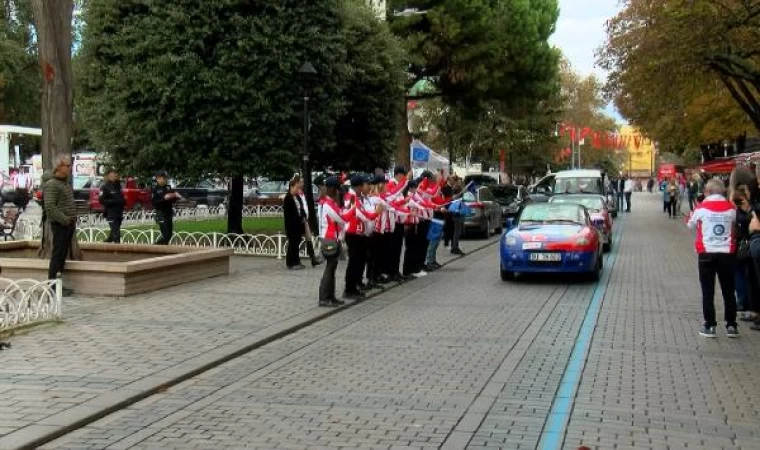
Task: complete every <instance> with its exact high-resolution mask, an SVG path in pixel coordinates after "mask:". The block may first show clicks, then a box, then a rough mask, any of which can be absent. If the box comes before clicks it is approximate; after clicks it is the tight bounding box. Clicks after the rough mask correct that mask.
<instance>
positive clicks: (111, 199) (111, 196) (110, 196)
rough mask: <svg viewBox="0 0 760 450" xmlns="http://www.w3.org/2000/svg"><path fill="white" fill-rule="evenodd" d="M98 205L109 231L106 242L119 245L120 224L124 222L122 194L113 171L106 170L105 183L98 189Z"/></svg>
mask: <svg viewBox="0 0 760 450" xmlns="http://www.w3.org/2000/svg"><path fill="white" fill-rule="evenodd" d="M100 204H101V205H103V215H104V216H105V218H106V220H107V221H108V227H109V228H110V229H111V232H110V233H109V234H108V239H106V242H112V243H114V244H119V243H120V242H121V222H122V221H123V220H124V192H122V190H121V180H120V179H119V175H118V174H117V173H116V170H115V169H108V172H106V182H105V183H104V184H103V186H102V187H101V188H100Z"/></svg>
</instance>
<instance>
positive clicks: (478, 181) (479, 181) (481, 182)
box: [464, 174, 499, 187]
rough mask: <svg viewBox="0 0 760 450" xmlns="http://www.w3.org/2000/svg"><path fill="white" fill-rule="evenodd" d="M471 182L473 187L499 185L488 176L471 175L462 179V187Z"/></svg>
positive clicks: (494, 179)
mask: <svg viewBox="0 0 760 450" xmlns="http://www.w3.org/2000/svg"><path fill="white" fill-rule="evenodd" d="M471 182H475V186H478V187H480V186H496V185H498V184H499V181H498V180H497V179H496V178H494V177H492V176H488V175H483V174H471V175H467V176H466V177H464V185H465V186H467V185H468V184H470V183H471Z"/></svg>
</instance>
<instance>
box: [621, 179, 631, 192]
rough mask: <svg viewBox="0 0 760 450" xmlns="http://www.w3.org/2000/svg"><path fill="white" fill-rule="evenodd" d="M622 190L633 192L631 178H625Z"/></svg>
mask: <svg viewBox="0 0 760 450" xmlns="http://www.w3.org/2000/svg"><path fill="white" fill-rule="evenodd" d="M623 192H633V180H631V179H628V180H625V184H624V185H623Z"/></svg>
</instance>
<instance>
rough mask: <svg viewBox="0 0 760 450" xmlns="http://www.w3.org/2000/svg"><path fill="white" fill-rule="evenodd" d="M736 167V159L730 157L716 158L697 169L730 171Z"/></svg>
mask: <svg viewBox="0 0 760 450" xmlns="http://www.w3.org/2000/svg"><path fill="white" fill-rule="evenodd" d="M735 168H736V161H735V160H734V159H733V158H732V159H716V160H714V161H710V162H706V163H704V164H702V165H701V166H699V170H700V171H702V172H706V173H731V172H732V171H733V170H734V169H735Z"/></svg>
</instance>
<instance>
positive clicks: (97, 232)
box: [77, 228, 319, 259]
mask: <svg viewBox="0 0 760 450" xmlns="http://www.w3.org/2000/svg"><path fill="white" fill-rule="evenodd" d="M108 233H109V230H107V229H103V228H80V229H77V238H78V240H79V242H88V243H97V242H103V241H105V240H106V238H107V237H108ZM160 236H161V232H160V231H159V230H155V229H149V230H130V229H122V230H121V242H122V243H124V244H153V243H154V242H156V241H157V240H158V238H159V237H160ZM170 245H179V246H186V247H199V248H226V249H232V250H234V252H235V254H236V255H248V256H268V257H274V258H277V259H281V258H283V257H284V256H285V252H286V251H287V249H288V238H287V236H285V235H284V234H274V235H266V234H255V235H254V234H228V233H188V232H183V231H180V232H177V233H174V235H173V236H172V239H171V242H170ZM298 247H299V249H300V250H299V252H300V254H301V256H304V257H306V255H307V246H306V241H305V240H302V241H301V242H300V243H299V245H298ZM314 247H315V248H316V249H317V250H316V251H317V252H319V241H318V240H317V239H315V240H314Z"/></svg>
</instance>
